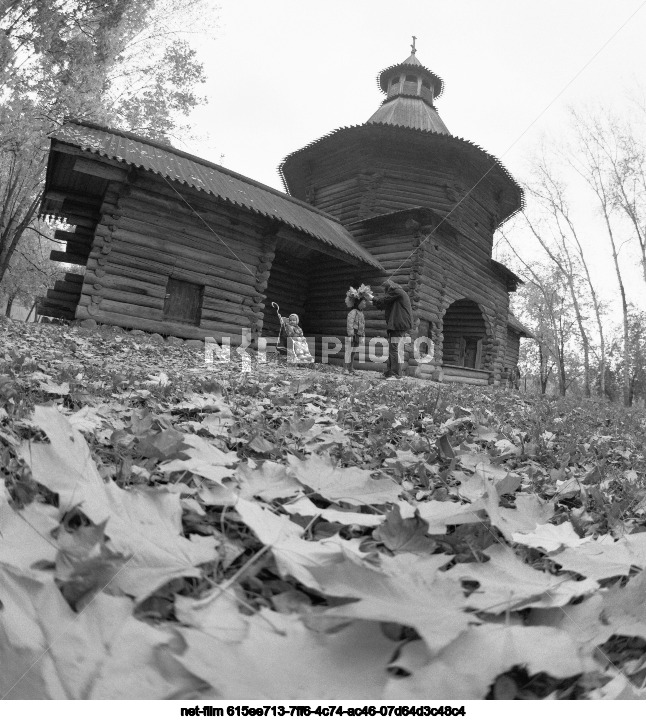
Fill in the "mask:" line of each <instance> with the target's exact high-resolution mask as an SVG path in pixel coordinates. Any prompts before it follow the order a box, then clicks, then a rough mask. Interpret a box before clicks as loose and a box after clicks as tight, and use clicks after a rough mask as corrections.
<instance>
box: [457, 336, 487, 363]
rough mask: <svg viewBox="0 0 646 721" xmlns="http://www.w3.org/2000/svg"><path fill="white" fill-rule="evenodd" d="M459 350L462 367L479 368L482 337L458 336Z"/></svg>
mask: <svg viewBox="0 0 646 721" xmlns="http://www.w3.org/2000/svg"><path fill="white" fill-rule="evenodd" d="M460 341H461V343H460V352H461V359H462V362H461V363H460V365H461V366H463V367H464V368H479V367H480V362H481V359H482V339H481V338H480V339H478V338H460Z"/></svg>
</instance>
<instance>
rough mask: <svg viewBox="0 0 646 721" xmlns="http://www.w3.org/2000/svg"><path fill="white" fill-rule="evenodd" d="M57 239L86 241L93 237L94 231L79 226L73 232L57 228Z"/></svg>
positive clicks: (55, 235) (75, 241)
mask: <svg viewBox="0 0 646 721" xmlns="http://www.w3.org/2000/svg"><path fill="white" fill-rule="evenodd" d="M54 238H56V240H64V241H65V242H66V243H68V242H71V243H85V242H87V241H90V240H91V239H92V233H90V231H89V230H86V229H85V228H77V230H76V231H74V232H73V233H71V232H70V231H69V230H57V231H55V232H54Z"/></svg>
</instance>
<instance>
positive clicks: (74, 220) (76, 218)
mask: <svg viewBox="0 0 646 721" xmlns="http://www.w3.org/2000/svg"><path fill="white" fill-rule="evenodd" d="M65 217H66V218H67V222H68V223H69V224H70V225H80V226H81V228H91V229H92V230H94V228H95V227H96V220H92V218H86V217H84V216H81V215H68V214H67V213H66V214H65Z"/></svg>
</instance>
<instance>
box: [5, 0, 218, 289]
mask: <svg viewBox="0 0 646 721" xmlns="http://www.w3.org/2000/svg"><path fill="white" fill-rule="evenodd" d="M201 5H203V2H197V1H196V2H192V3H188V4H184V3H179V2H171V1H170V0H158V1H157V2H156V1H155V0H134V1H133V0H127V1H125V0H109V2H102V3H96V2H92V1H90V0H45V1H44V0H32V1H28V2H22V1H20V2H18V1H17V0H8V1H7V2H4V3H1V4H0V38H1V40H0V68H1V69H0V77H1V78H2V85H1V87H2V91H1V92H0V283H1V282H2V280H3V276H4V274H5V273H6V271H7V268H8V266H9V263H10V262H11V258H12V255H13V254H14V252H15V251H16V248H17V247H18V245H19V243H20V242H21V238H22V236H23V234H24V232H25V230H26V228H28V227H29V225H30V224H31V223H32V220H33V218H34V215H35V213H36V212H37V210H38V205H39V200H40V198H39V193H40V189H41V185H42V182H43V176H44V168H45V162H46V156H47V149H48V139H47V135H48V133H50V132H52V131H54V130H55V129H56V128H57V127H59V126H60V124H61V123H62V122H63V120H64V118H65V117H66V116H74V117H78V118H83V119H86V120H91V121H95V122H100V123H109V124H112V125H115V126H117V127H124V128H126V129H131V130H134V131H137V132H139V133H141V134H144V135H147V136H150V137H153V138H156V139H159V140H166V141H168V139H169V135H170V133H171V132H172V130H173V129H174V128H175V126H176V124H177V122H178V118H179V116H181V115H183V114H187V113H188V112H190V110H192V109H193V108H194V107H195V105H197V104H198V103H200V102H202V98H200V97H199V96H198V95H197V93H196V90H195V89H196V87H197V86H198V85H199V84H200V83H203V82H204V75H203V71H202V66H201V63H200V62H199V60H198V59H197V57H196V54H195V51H194V50H193V49H192V48H191V47H190V46H189V45H188V43H187V41H186V38H185V34H186V33H187V32H188V31H189V30H190V29H191V24H190V22H185V23H182V21H183V20H186V19H187V15H190V13H191V12H192V13H193V14H195V11H196V9H197V8H198V6H201ZM207 25H208V23H207ZM3 61H4V62H3Z"/></svg>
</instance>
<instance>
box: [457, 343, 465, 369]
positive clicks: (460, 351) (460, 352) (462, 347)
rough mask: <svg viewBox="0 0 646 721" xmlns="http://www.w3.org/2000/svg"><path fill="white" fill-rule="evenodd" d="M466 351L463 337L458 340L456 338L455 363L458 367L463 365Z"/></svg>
mask: <svg viewBox="0 0 646 721" xmlns="http://www.w3.org/2000/svg"><path fill="white" fill-rule="evenodd" d="M466 351H467V339H466V338H464V337H463V336H460V338H458V362H457V365H459V366H464V365H465V357H466Z"/></svg>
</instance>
